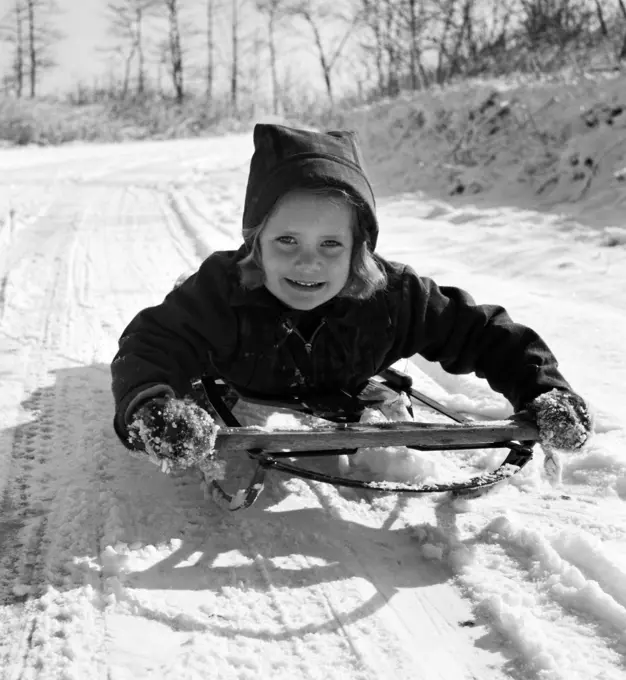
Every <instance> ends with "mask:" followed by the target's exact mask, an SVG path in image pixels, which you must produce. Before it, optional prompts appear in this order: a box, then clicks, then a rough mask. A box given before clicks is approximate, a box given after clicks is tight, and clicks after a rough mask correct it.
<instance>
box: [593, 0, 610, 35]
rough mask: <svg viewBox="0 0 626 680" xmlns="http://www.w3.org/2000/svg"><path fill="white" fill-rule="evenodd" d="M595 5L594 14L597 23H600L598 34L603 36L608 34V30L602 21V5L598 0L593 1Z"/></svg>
mask: <svg viewBox="0 0 626 680" xmlns="http://www.w3.org/2000/svg"><path fill="white" fill-rule="evenodd" d="M595 3H596V14H597V15H598V22H599V23H600V32H601V33H602V35H603V36H607V35H608V34H609V29H608V28H607V25H606V21H605V19H604V11H603V9H602V4H601V3H600V0H595Z"/></svg>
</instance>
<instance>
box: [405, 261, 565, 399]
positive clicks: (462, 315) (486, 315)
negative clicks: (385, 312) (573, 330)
mask: <svg viewBox="0 0 626 680" xmlns="http://www.w3.org/2000/svg"><path fill="white" fill-rule="evenodd" d="M401 310H402V311H401V318H400V319H399V325H400V327H401V328H402V333H401V335H402V338H403V342H404V346H403V348H402V350H401V351H402V354H403V356H405V357H409V356H412V355H413V354H420V355H421V356H423V357H424V358H425V359H427V360H429V361H436V362H439V363H440V364H441V366H442V368H443V369H444V370H446V371H447V372H448V373H454V374H462V373H475V374H476V375H477V376H478V377H479V378H485V379H486V380H487V382H488V383H489V386H490V387H491V389H493V390H494V391H496V392H498V393H500V394H503V395H504V396H505V397H506V398H507V399H508V400H509V401H510V402H511V404H512V405H513V407H514V409H515V410H516V411H517V410H519V409H521V408H523V407H524V406H526V405H527V404H528V403H529V402H530V401H532V400H533V399H534V398H535V397H537V396H539V395H540V394H542V393H544V392H549V391H550V390H551V389H554V388H558V389H564V390H571V387H570V385H569V384H568V382H567V381H566V380H565V378H564V377H563V376H562V375H561V373H560V372H559V370H558V362H557V360H556V357H555V356H554V354H553V353H552V352H551V351H550V349H549V347H548V346H547V344H546V343H545V342H544V341H543V340H542V338H541V337H540V336H539V335H538V334H537V333H536V332H535V331H534V330H532V329H531V328H528V327H527V326H523V325H522V324H519V323H515V322H514V321H513V320H512V319H511V317H510V316H509V314H508V313H507V311H506V310H505V309H504V308H503V307H500V306H497V305H477V304H476V303H475V302H474V300H473V299H472V297H471V296H470V295H469V293H467V292H466V291H464V290H461V289H460V288H454V287H448V286H441V287H439V286H437V285H436V284H435V283H434V281H432V280H431V279H429V278H426V277H419V276H417V274H415V272H413V270H412V269H411V268H410V267H406V268H405V270H404V272H403V276H402V302H401Z"/></svg>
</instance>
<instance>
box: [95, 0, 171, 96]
mask: <svg viewBox="0 0 626 680" xmlns="http://www.w3.org/2000/svg"><path fill="white" fill-rule="evenodd" d="M158 1H159V0H110V1H109V3H108V4H107V13H108V15H109V33H110V34H111V35H112V36H114V37H115V38H116V39H117V40H119V41H120V42H121V43H122V44H118V45H116V46H115V47H114V48H113V50H114V51H115V52H116V53H118V54H121V55H122V57H123V59H124V79H123V84H122V97H126V95H127V93H128V89H129V86H130V74H131V69H132V67H133V63H134V62H136V64H137V68H136V73H137V89H136V91H137V94H139V95H141V94H143V93H144V92H145V88H146V67H145V61H146V58H145V53H146V46H145V38H144V23H145V21H146V18H147V17H148V16H150V15H151V14H154V13H155V11H156V9H157V3H158Z"/></svg>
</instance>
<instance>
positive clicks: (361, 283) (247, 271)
mask: <svg viewBox="0 0 626 680" xmlns="http://www.w3.org/2000/svg"><path fill="white" fill-rule="evenodd" d="M304 190H305V191H310V192H311V193H313V194H316V195H318V196H327V197H328V198H330V199H337V198H339V199H342V200H344V201H346V202H347V203H348V204H349V205H351V206H352V207H353V212H354V216H355V219H354V221H353V230H352V234H353V245H352V257H351V261H350V274H349V275H348V280H347V281H346V285H345V286H344V287H343V288H342V289H341V291H339V293H338V297H344V298H351V299H354V300H367V299H368V298H370V297H372V296H373V295H374V294H375V293H376V292H377V291H379V290H382V289H384V288H385V287H386V286H387V274H386V273H385V271H384V270H383V269H382V267H381V266H380V265H379V263H378V262H377V261H376V259H375V257H374V255H373V254H372V252H371V251H370V248H369V242H368V238H367V236H368V233H367V229H366V226H365V224H364V211H363V209H362V207H363V204H362V203H361V201H359V199H358V198H356V197H355V196H354V195H352V194H351V193H349V192H348V191H346V190H345V189H341V188H339V187H332V186H327V185H323V186H315V187H310V188H309V187H307V188H306V189H304ZM277 204H278V202H277V203H276V204H275V205H274V208H276V205H277ZM274 208H273V209H272V210H271V211H270V212H269V213H268V214H267V215H266V216H265V218H264V219H263V221H262V222H261V223H260V224H258V225H257V226H255V227H250V228H249V229H244V230H243V239H244V242H245V243H246V245H247V246H248V250H249V252H248V254H247V255H246V256H245V257H244V258H243V259H242V260H241V261H240V262H239V263H238V264H239V270H240V282H241V285H242V286H243V287H244V288H248V289H249V290H253V289H255V288H260V287H261V286H263V285H264V283H265V273H264V271H263V264H262V259H261V238H260V237H261V233H262V232H263V229H264V228H265V225H266V224H267V221H268V220H269V218H270V216H271V214H272V212H273V210H274Z"/></svg>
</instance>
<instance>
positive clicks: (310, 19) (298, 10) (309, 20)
mask: <svg viewBox="0 0 626 680" xmlns="http://www.w3.org/2000/svg"><path fill="white" fill-rule="evenodd" d="M335 5H336V3H333V2H331V1H330V0H296V2H294V3H292V4H291V6H290V7H289V9H288V10H287V13H288V14H289V15H291V16H295V17H300V18H301V19H303V20H304V21H305V23H306V24H307V25H308V26H309V28H310V30H311V32H312V34H313V41H314V43H315V47H316V50H317V56H318V59H319V63H320V67H321V69H322V75H323V77H324V84H325V86H326V92H327V94H328V99H329V100H330V103H331V105H332V104H333V103H334V92H333V80H332V77H333V71H334V69H335V66H336V65H337V62H338V60H339V58H340V57H341V55H342V52H343V51H344V49H345V47H346V45H347V43H348V40H349V39H350V38H351V36H352V34H353V31H354V29H355V27H356V26H357V24H358V23H359V21H360V20H361V11H359V10H356V11H354V13H353V14H352V15H351V16H349V15H348V16H346V15H344V14H343V13H341V12H340V11H338V10H337V9H336V8H335ZM339 24H342V25H343V27H344V30H343V33H342V35H341V36H340V37H339V38H338V39H336V40H335V43H334V46H333V47H332V48H329V47H327V46H325V44H324V43H325V41H324V38H323V29H322V27H323V26H329V25H339Z"/></svg>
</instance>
